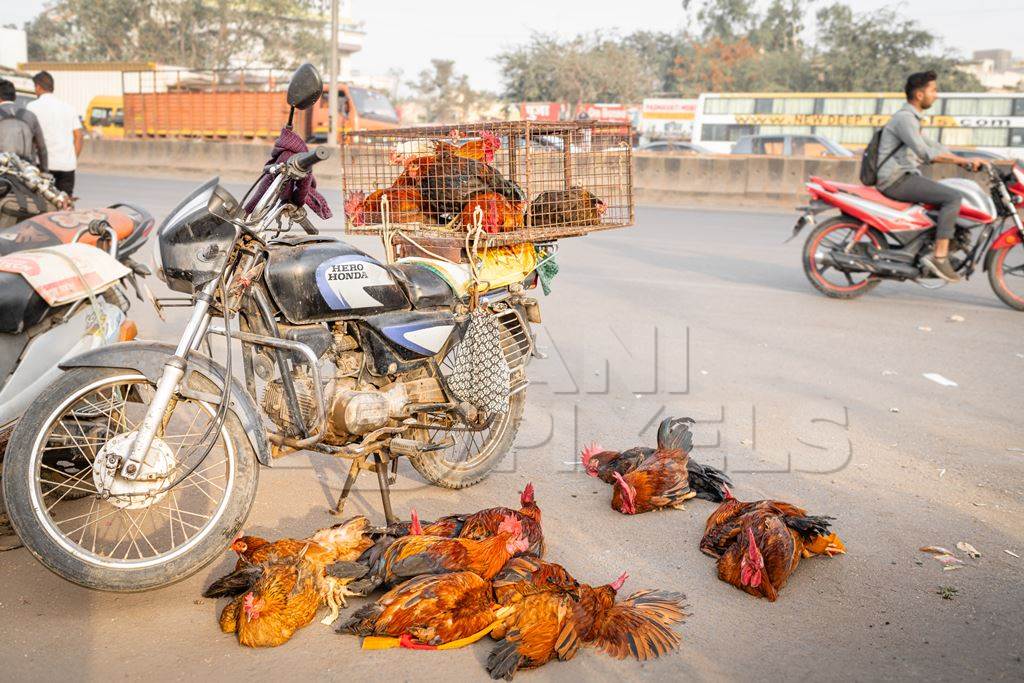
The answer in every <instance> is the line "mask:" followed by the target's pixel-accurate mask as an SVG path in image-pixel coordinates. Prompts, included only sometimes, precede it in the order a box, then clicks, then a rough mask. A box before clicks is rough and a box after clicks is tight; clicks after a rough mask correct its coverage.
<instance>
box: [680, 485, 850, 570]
mask: <svg viewBox="0 0 1024 683" xmlns="http://www.w3.org/2000/svg"><path fill="white" fill-rule="evenodd" d="M759 511H767V512H770V513H771V514H774V515H777V516H779V517H780V518H781V519H782V520H783V522H784V523H785V524H786V526H788V527H789V528H790V529H792V530H793V531H795V532H796V533H797V534H799V537H800V541H801V544H802V546H801V550H802V551H803V554H804V556H805V557H809V556H810V555H820V554H824V555H828V556H829V557H831V556H832V555H836V554H841V553H845V552H846V547H845V546H844V545H843V542H842V541H841V540H840V539H839V537H838V536H837V535H836V534H835V533H832V532H831V530H830V527H831V522H832V520H833V518H832V517H824V516H818V515H808V514H807V511H806V510H804V509H803V508H800V507H797V506H795V505H792V504H790V503H785V502H782V501H778V500H757V501H753V502H749V503H745V502H743V501H740V500H737V499H736V498H734V497H733V495H732V492H730V491H729V490H728V489H726V497H725V500H724V501H722V503H721V504H720V505H719V506H718V507H717V508H716V509H715V511H714V512H712V513H711V515H710V516H709V517H708V520H707V522H706V524H705V525H704V536H703V537H702V538H701V540H700V550H701V552H702V553H704V554H706V555H710V556H711V557H716V558H717V557H721V556H722V554H723V553H724V552H725V551H726V550H727V549H728V548H729V546H731V545H732V544H733V543H734V542H735V541H736V538H737V536H738V535H739V533H740V529H741V527H742V526H743V524H744V522H745V517H746V516H747V515H749V514H751V513H753V512H759Z"/></svg>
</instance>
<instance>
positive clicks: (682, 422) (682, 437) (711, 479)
mask: <svg viewBox="0 0 1024 683" xmlns="http://www.w3.org/2000/svg"><path fill="white" fill-rule="evenodd" d="M691 424H693V420H692V419H691V418H688V417H679V418H676V417H668V418H665V419H664V420H662V422H661V425H660V426H659V427H658V442H657V443H658V446H657V448H656V449H655V448H650V447H647V446H634V447H633V448H630V449H629V450H625V451H622V452H618V451H606V450H604V449H603V448H601V446H599V445H597V444H596V443H595V444H591V445H590V446H587V447H586V448H584V449H583V455H582V460H583V467H584V469H585V470H586V472H587V474H588V475H590V476H591V477H597V478H598V479H600V480H601V481H603V482H604V483H606V484H615V482H616V478H615V473H616V472H618V473H619V474H621V475H626V474H627V473H629V472H632V471H633V470H635V469H636V468H637V467H639V466H640V463H642V462H643V461H644V460H645V459H646V458H648V457H649V456H651V455H652V454H653V453H654V452H655V451H656V450H660V451H664V450H681V451H682V452H683V453H685V454H686V471H687V480H688V484H689V486H690V488H691V489H693V491H694V492H695V493H696V494H697V496H696V497H697V498H703V499H705V500H710V501H712V502H714V503H719V502H721V501H722V500H724V499H725V490H726V487H727V486H728V485H729V484H731V483H732V481H731V480H730V479H729V477H728V476H727V475H726V474H725V472H722V471H721V470H718V469H715V468H714V467H711V466H710V465H701V464H700V463H698V462H696V461H694V460H693V459H692V458H691V457H690V451H691V450H693V432H691V431H690V425H691Z"/></svg>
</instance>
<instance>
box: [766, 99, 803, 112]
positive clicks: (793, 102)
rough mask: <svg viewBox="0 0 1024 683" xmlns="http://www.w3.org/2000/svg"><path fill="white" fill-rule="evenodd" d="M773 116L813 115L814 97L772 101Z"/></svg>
mask: <svg viewBox="0 0 1024 683" xmlns="http://www.w3.org/2000/svg"><path fill="white" fill-rule="evenodd" d="M771 113H772V114H813V113H814V98H813V97H777V98H775V100H773V101H772V110H771Z"/></svg>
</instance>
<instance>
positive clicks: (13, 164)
mask: <svg viewBox="0 0 1024 683" xmlns="http://www.w3.org/2000/svg"><path fill="white" fill-rule="evenodd" d="M72 205H73V202H72V198H71V197H69V196H68V194H67V193H66V192H63V191H61V190H58V189H57V186H56V185H55V184H54V182H53V176H51V175H50V174H48V173H43V172H42V171H40V170H39V169H38V168H37V167H36V166H34V165H32V164H30V163H29V162H27V161H25V160H24V159H22V158H21V157H19V156H18V155H17V154H12V153H10V152H0V229H3V228H8V227H10V226H12V225H15V224H16V223H18V222H20V221H23V220H25V219H26V218H31V217H32V216H37V215H39V214H41V213H46V212H47V211H66V210H68V209H70V208H71V207H72Z"/></svg>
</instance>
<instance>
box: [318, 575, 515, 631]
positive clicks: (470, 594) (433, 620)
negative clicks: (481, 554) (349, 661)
mask: <svg viewBox="0 0 1024 683" xmlns="http://www.w3.org/2000/svg"><path fill="white" fill-rule="evenodd" d="M497 609H498V605H496V604H495V602H494V598H493V596H492V594H491V586H490V583H488V582H487V581H486V580H484V579H482V578H480V576H478V575H477V574H474V573H473V572H469V571H466V572H454V573H451V574H437V575H429V574H428V575H425V576H418V577H416V578H413V579H409V580H408V581H406V582H405V583H402V584H399V585H398V586H397V587H395V588H392V589H391V590H390V591H388V592H387V593H385V594H384V595H383V596H381V597H380V598H379V599H378V600H377V601H376V602H371V603H369V604H366V605H363V606H362V607H360V608H359V609H358V610H357V611H356V612H355V614H353V615H352V617H351V618H350V619H349V620H348V621H346V622H345V623H343V624H342V625H341V626H339V627H338V629H337V630H338V633H352V634H354V635H358V636H372V635H378V636H394V637H398V638H405V639H408V640H413V639H414V640H415V641H418V642H419V643H423V644H427V645H441V644H443V643H450V642H452V641H454V640H460V639H462V638H466V637H468V636H471V635H473V634H475V633H478V632H479V631H482V630H483V629H485V628H487V626H489V625H490V624H492V623H493V622H494V621H495V620H496V619H497V614H496V611H497Z"/></svg>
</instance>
